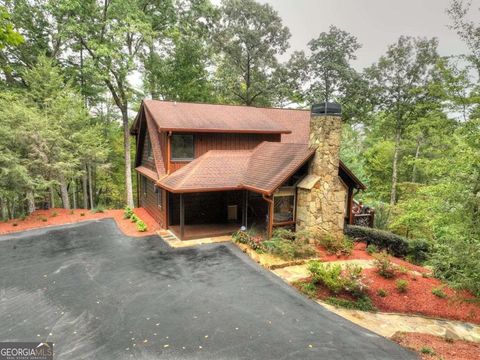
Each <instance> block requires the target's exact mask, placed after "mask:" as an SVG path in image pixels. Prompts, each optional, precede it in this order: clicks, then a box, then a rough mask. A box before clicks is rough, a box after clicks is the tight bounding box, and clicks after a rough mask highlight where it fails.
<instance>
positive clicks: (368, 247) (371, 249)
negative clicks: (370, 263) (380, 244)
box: [365, 244, 378, 255]
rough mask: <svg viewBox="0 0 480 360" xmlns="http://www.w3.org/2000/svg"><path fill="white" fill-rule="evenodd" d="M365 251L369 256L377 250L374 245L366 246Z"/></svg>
mask: <svg viewBox="0 0 480 360" xmlns="http://www.w3.org/2000/svg"><path fill="white" fill-rule="evenodd" d="M365 250H366V251H367V253H369V254H370V255H372V254H375V253H378V248H377V247H376V246H375V245H373V244H370V245H368V246H367V248H366V249H365Z"/></svg>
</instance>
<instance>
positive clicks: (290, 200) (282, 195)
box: [273, 189, 295, 223]
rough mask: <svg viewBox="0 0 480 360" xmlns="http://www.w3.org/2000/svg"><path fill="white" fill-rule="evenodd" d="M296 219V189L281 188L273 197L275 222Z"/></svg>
mask: <svg viewBox="0 0 480 360" xmlns="http://www.w3.org/2000/svg"><path fill="white" fill-rule="evenodd" d="M293 220H295V190H290V189H281V190H279V191H278V192H277V193H276V194H275V196H274V197H273V222H274V223H283V222H287V221H293Z"/></svg>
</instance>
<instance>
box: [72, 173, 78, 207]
mask: <svg viewBox="0 0 480 360" xmlns="http://www.w3.org/2000/svg"><path fill="white" fill-rule="evenodd" d="M72 199H73V208H74V209H76V208H77V180H76V179H73V181H72Z"/></svg>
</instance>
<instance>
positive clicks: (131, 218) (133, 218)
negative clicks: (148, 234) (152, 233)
mask: <svg viewBox="0 0 480 360" xmlns="http://www.w3.org/2000/svg"><path fill="white" fill-rule="evenodd" d="M139 220H140V219H139V218H138V216H137V215H135V214H133V215H132V216H130V221H131V222H132V223H136V222H137V221H139Z"/></svg>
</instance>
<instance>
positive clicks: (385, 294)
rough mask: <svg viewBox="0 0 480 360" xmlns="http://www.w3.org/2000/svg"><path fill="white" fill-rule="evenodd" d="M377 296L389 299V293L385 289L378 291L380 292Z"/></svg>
mask: <svg viewBox="0 0 480 360" xmlns="http://www.w3.org/2000/svg"><path fill="white" fill-rule="evenodd" d="M377 295H378V296H380V297H387V296H388V292H387V290H385V289H378V290H377Z"/></svg>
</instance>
